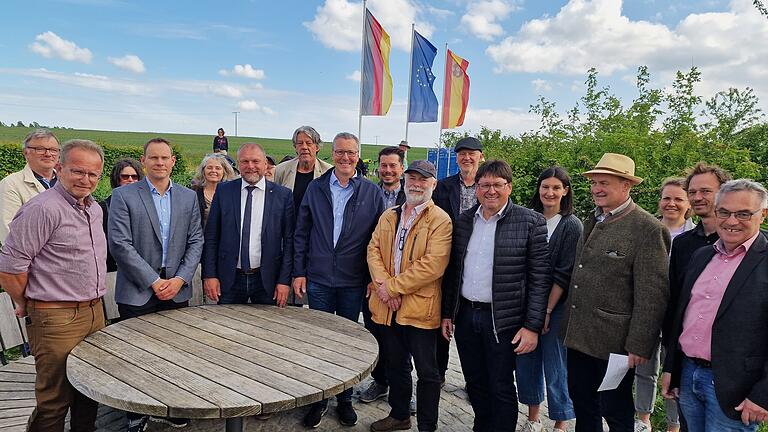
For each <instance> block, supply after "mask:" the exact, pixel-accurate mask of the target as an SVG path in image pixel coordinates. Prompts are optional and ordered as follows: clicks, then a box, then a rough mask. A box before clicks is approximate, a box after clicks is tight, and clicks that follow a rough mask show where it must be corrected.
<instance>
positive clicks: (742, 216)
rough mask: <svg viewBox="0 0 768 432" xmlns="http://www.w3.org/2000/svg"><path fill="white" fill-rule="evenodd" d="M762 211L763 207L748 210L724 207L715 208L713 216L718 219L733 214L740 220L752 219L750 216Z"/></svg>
mask: <svg viewBox="0 0 768 432" xmlns="http://www.w3.org/2000/svg"><path fill="white" fill-rule="evenodd" d="M761 211H763V209H758V210H755V211H752V212H751V211H749V210H739V211H735V212H732V211H728V210H726V209H717V210H715V216H717V218H718V219H728V218H730V217H731V215H733V216H735V217H736V219H738V220H740V221H748V220H750V219H752V216H754V215H755V214H757V213H760V212H761Z"/></svg>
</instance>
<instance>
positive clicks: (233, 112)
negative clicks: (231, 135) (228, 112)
mask: <svg viewBox="0 0 768 432" xmlns="http://www.w3.org/2000/svg"><path fill="white" fill-rule="evenodd" d="M232 114H234V115H235V136H237V115H238V114H240V111H232Z"/></svg>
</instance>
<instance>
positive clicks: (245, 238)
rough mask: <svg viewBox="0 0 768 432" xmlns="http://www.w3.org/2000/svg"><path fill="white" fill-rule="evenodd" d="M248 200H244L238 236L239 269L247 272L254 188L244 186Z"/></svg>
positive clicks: (249, 262)
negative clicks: (240, 233) (240, 232)
mask: <svg viewBox="0 0 768 432" xmlns="http://www.w3.org/2000/svg"><path fill="white" fill-rule="evenodd" d="M245 188H246V189H247V190H248V198H246V199H245V212H244V213H243V229H242V235H241V236H240V268H241V269H242V270H243V271H248V270H249V269H250V268H251V257H250V255H249V254H250V242H251V213H252V212H251V207H253V190H254V189H256V186H246V187H245Z"/></svg>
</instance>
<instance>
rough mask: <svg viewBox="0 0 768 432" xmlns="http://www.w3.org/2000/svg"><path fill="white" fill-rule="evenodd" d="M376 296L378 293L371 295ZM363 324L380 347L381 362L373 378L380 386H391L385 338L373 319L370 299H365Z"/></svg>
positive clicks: (372, 374) (377, 363)
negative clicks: (369, 304) (369, 303)
mask: <svg viewBox="0 0 768 432" xmlns="http://www.w3.org/2000/svg"><path fill="white" fill-rule="evenodd" d="M371 295H376V293H371ZM362 309H363V323H364V324H365V328H366V329H367V330H368V331H369V332H371V334H372V335H373V337H374V338H375V339H376V343H377V344H378V345H379V361H378V362H376V367H374V368H373V370H372V371H371V378H373V380H374V381H376V382H377V383H378V384H380V385H383V386H385V387H386V386H389V380H387V356H386V354H385V353H386V351H385V347H384V336H383V335H382V331H383V330H382V327H383V326H382V325H381V324H376V323H375V322H373V319H371V309H370V308H369V307H368V299H367V298H365V297H363V306H362Z"/></svg>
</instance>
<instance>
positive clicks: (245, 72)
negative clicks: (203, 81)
mask: <svg viewBox="0 0 768 432" xmlns="http://www.w3.org/2000/svg"><path fill="white" fill-rule="evenodd" d="M219 75H223V76H230V75H236V76H240V77H243V78H251V79H257V80H260V79H264V78H265V77H266V74H265V73H264V70H263V69H254V68H253V66H251V65H249V64H245V65H235V67H233V68H232V70H231V71H229V70H226V69H221V70H220V71H219Z"/></svg>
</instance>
